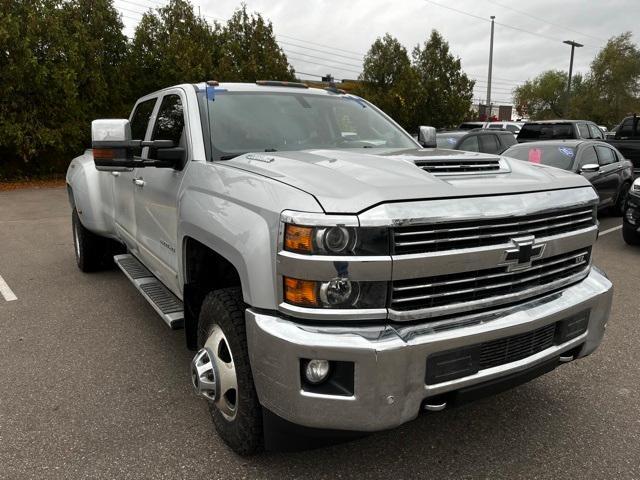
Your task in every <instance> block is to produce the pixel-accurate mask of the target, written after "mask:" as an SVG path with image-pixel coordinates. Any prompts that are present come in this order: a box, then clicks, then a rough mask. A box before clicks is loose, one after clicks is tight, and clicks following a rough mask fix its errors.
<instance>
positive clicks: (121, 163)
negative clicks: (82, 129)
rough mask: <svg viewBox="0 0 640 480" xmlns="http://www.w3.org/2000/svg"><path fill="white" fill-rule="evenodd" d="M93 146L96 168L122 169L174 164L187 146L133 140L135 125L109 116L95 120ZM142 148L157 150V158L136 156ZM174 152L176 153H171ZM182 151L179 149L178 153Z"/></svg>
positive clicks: (167, 142) (164, 141)
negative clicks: (150, 158)
mask: <svg viewBox="0 0 640 480" xmlns="http://www.w3.org/2000/svg"><path fill="white" fill-rule="evenodd" d="M91 147H92V148H93V161H94V162H95V164H96V169H97V170H100V171H107V172H113V171H119V170H127V169H130V168H136V167H137V168H140V167H171V168H173V167H174V166H175V164H176V161H177V160H178V159H182V158H183V157H184V153H185V152H184V149H183V148H176V147H175V145H174V143H173V141H171V140H152V141H148V142H145V141H142V140H132V139H131V125H130V123H129V120H125V119H105V120H94V121H93V122H91ZM142 147H151V148H154V149H157V154H156V155H155V157H156V158H157V160H142V159H137V160H136V159H135V158H134V152H135V151H136V149H140V148H142ZM170 151H172V152H170ZM178 151H179V152H178Z"/></svg>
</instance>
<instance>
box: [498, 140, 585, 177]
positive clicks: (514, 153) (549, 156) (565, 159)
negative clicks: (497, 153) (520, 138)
mask: <svg viewBox="0 0 640 480" xmlns="http://www.w3.org/2000/svg"><path fill="white" fill-rule="evenodd" d="M502 155H504V156H505V157H511V158H516V159H518V160H525V161H527V162H531V163H541V164H543V165H549V166H551V167H556V168H562V169H563V170H571V169H572V166H573V160H574V159H575V158H576V149H575V148H574V147H569V146H566V145H557V144H556V145H540V144H538V145H531V144H526V143H523V144H521V145H514V146H513V147H511V148H509V149H507V150H505V152H504V153H503V154H502Z"/></svg>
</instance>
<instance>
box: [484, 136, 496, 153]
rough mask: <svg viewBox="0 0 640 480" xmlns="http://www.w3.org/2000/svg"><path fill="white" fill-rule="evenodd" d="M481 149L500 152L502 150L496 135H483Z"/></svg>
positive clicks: (487, 151)
mask: <svg viewBox="0 0 640 480" xmlns="http://www.w3.org/2000/svg"><path fill="white" fill-rule="evenodd" d="M479 140H480V151H481V152H483V153H498V152H499V151H500V143H499V142H498V139H497V138H496V136H495V135H481V136H480V137H479Z"/></svg>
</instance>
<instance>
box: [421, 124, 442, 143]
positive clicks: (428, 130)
mask: <svg viewBox="0 0 640 480" xmlns="http://www.w3.org/2000/svg"><path fill="white" fill-rule="evenodd" d="M418 143H419V144H420V145H422V146H423V147H424V148H436V147H437V144H436V129H435V128H433V127H426V126H424V125H421V126H420V130H419V132H418Z"/></svg>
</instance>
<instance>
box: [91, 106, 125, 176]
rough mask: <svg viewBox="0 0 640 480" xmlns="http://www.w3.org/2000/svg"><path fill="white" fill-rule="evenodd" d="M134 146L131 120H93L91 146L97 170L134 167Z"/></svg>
mask: <svg viewBox="0 0 640 480" xmlns="http://www.w3.org/2000/svg"><path fill="white" fill-rule="evenodd" d="M132 146H133V145H132V141H131V125H130V124H129V120H125V119H103V120H94V121H93V122H91V147H92V148H93V161H94V162H95V164H96V169H97V170H100V171H117V170H126V169H127V168H132V167H133V165H130V164H131V163H132V162H133V148H132Z"/></svg>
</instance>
